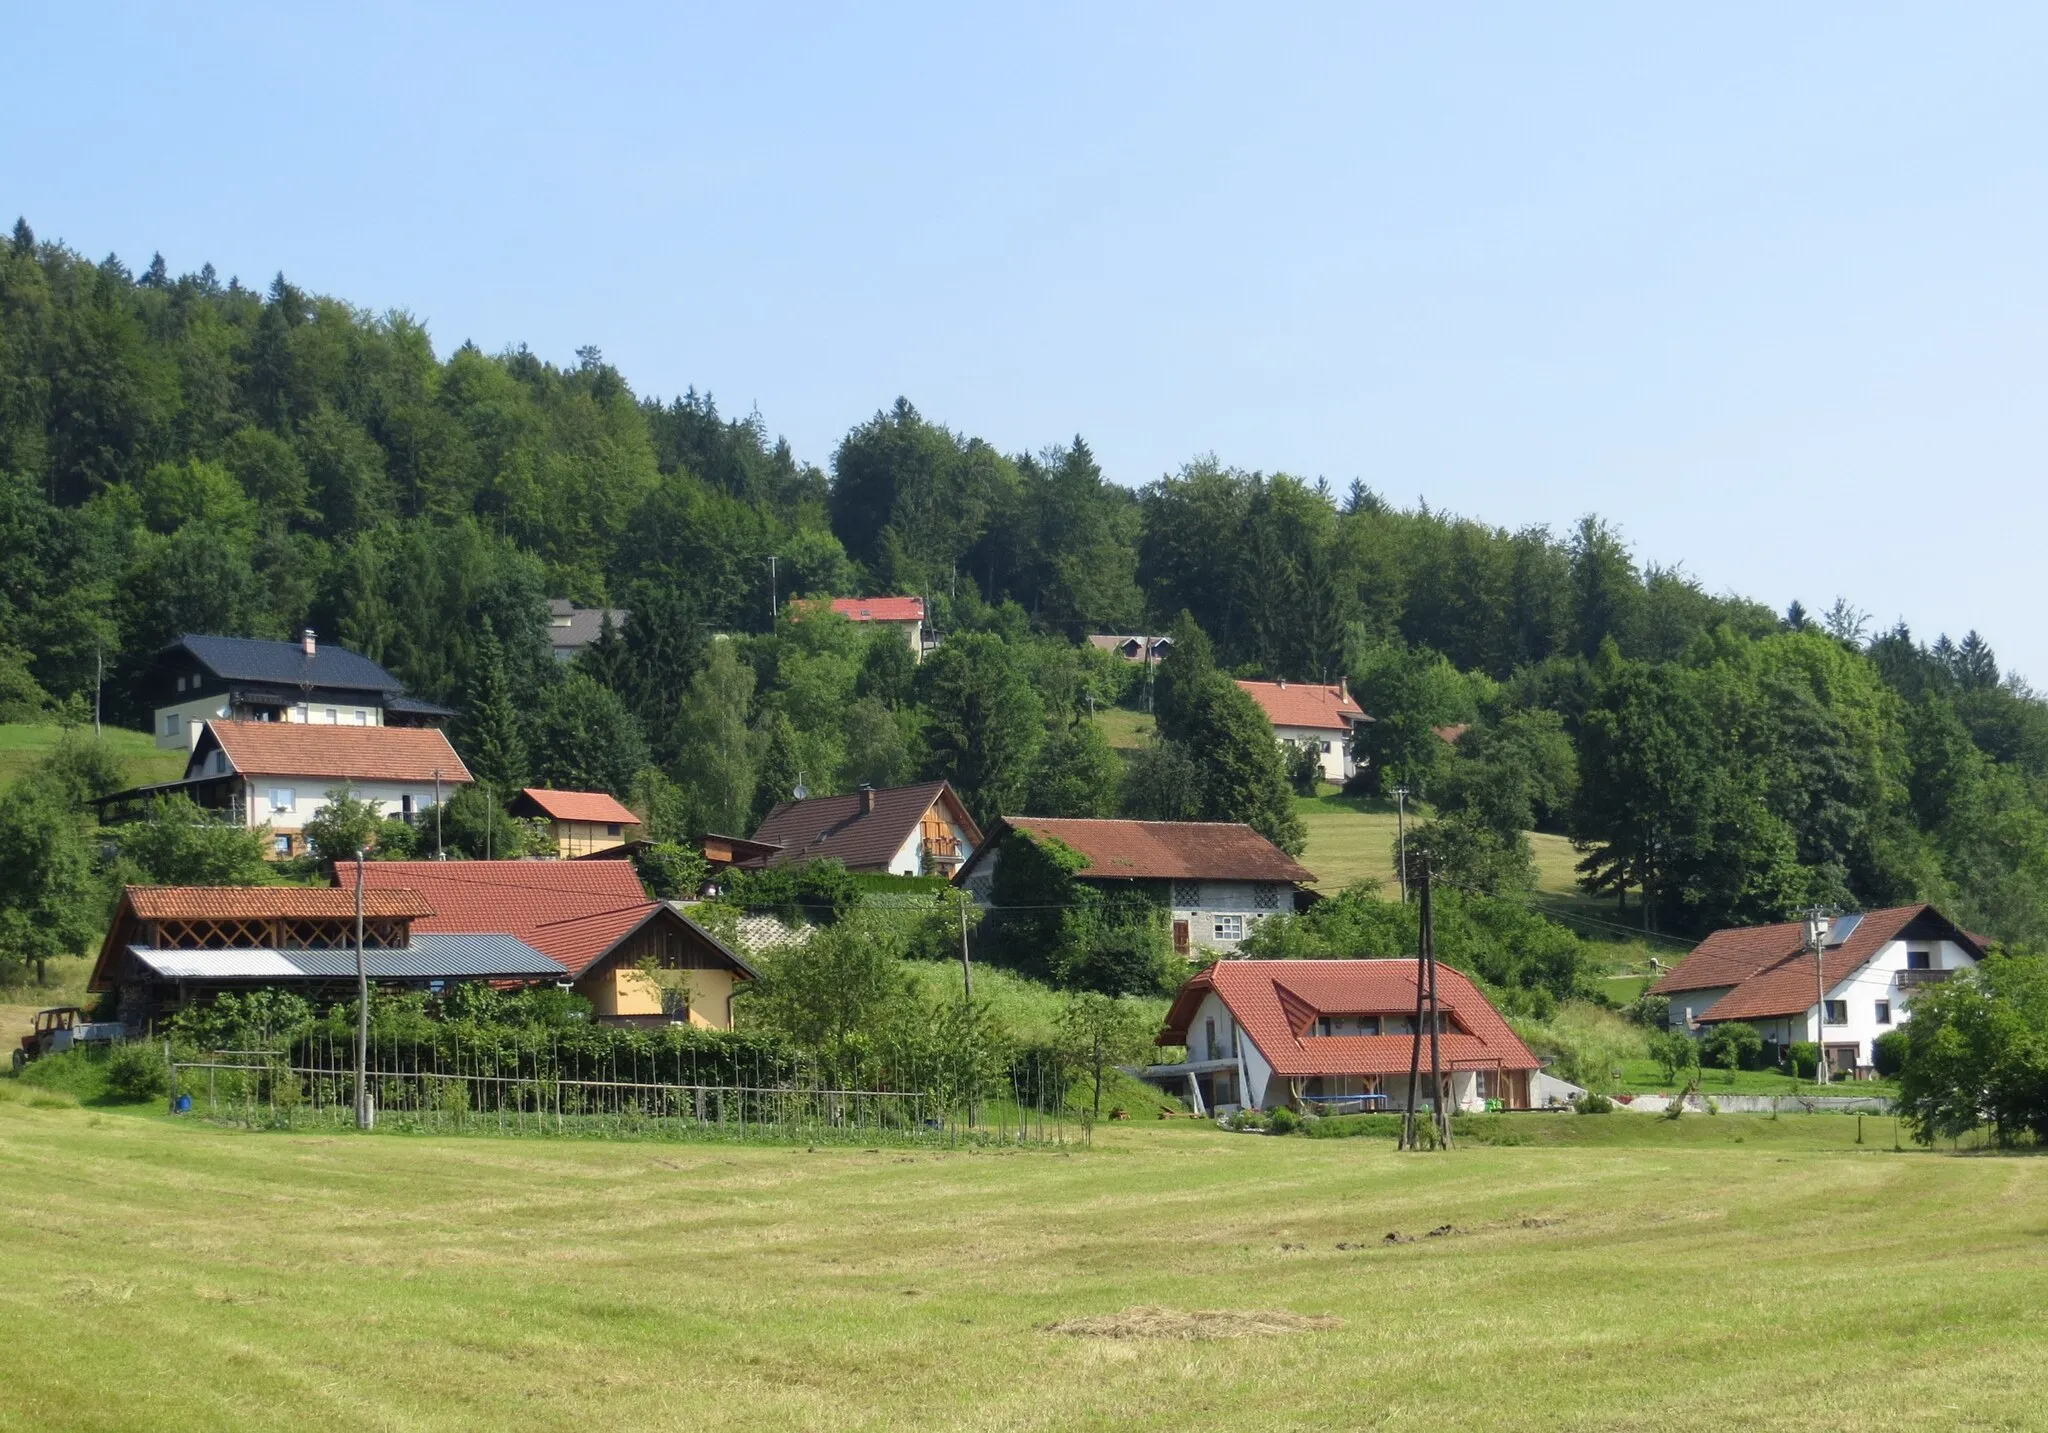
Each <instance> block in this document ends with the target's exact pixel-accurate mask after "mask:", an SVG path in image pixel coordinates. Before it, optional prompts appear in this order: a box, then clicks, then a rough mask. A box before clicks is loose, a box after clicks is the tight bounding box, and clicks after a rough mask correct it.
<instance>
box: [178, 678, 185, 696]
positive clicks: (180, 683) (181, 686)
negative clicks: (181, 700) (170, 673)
mask: <svg viewBox="0 0 2048 1433" xmlns="http://www.w3.org/2000/svg"><path fill="white" fill-rule="evenodd" d="M178 690H179V691H181V692H182V691H184V690H185V679H184V678H183V677H180V678H178Z"/></svg>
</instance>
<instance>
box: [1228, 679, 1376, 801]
mask: <svg viewBox="0 0 2048 1433" xmlns="http://www.w3.org/2000/svg"><path fill="white" fill-rule="evenodd" d="M1238 686H1240V687H1242V688H1243V689H1244V690H1245V692H1246V693H1247V694H1249V695H1250V697H1251V699H1252V700H1253V701H1255V702H1257V703H1258V704H1259V707H1260V709H1261V710H1262V711H1264V712H1265V714H1266V719H1267V720H1268V721H1270V722H1272V723H1273V735H1274V736H1276V737H1278V738H1280V740H1281V741H1282V742H1284V743H1285V744H1286V745H1288V746H1305V747H1307V748H1308V749H1309V750H1310V751H1312V752H1314V753H1316V756H1317V759H1318V760H1320V761H1321V762H1322V767H1323V779H1324V780H1325V781H1335V782H1340V783H1341V782H1345V781H1349V780H1350V779H1351V778H1352V777H1353V776H1356V775H1357V774H1358V760H1357V758H1356V757H1354V756H1353V755H1352V753H1351V737H1352V733H1353V730H1354V729H1355V728H1356V727H1357V726H1358V725H1359V724H1360V723H1363V722H1369V721H1371V720H1372V718H1371V717H1369V716H1367V715H1366V714H1365V709H1364V708H1363V707H1361V706H1359V704H1358V703H1357V702H1355V701H1353V700H1352V699H1351V692H1350V689H1349V687H1348V686H1347V685H1346V684H1345V683H1343V682H1339V683H1337V684H1336V685H1335V686H1329V685H1325V684H1320V683H1316V682H1288V681H1279V682H1242V681H1241V682H1239V683H1238Z"/></svg>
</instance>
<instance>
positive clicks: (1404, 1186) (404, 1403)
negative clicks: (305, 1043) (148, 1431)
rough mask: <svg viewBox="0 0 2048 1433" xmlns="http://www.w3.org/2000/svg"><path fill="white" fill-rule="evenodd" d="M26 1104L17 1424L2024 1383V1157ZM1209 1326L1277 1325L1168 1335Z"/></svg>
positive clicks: (1582, 1425)
mask: <svg viewBox="0 0 2048 1433" xmlns="http://www.w3.org/2000/svg"><path fill="white" fill-rule="evenodd" d="M25 1094H26V1092H23V1091H21V1090H20V1089H19V1087H12V1086H11V1082H0V1197H4V1198H5V1199H6V1200H7V1201H8V1203H9V1205H10V1207H12V1208H14V1209H16V1210H18V1211H20V1214H19V1216H18V1217H17V1219H16V1221H15V1223H14V1226H13V1231H12V1233H11V1236H10V1238H9V1239H8V1241H7V1242H6V1244H5V1247H4V1250H0V1269H4V1275H5V1276H4V1280H0V1290H4V1292H0V1302H4V1306H5V1307H6V1308H7V1309H8V1311H9V1313H10V1316H11V1317H10V1320H9V1322H10V1325H11V1326H12V1327H13V1328H15V1329H17V1330H18V1331H21V1332H22V1333H26V1332H27V1331H29V1330H33V1331H34V1336H33V1337H16V1338H12V1339H9V1340H7V1341H6V1344H5V1347H4V1348H0V1412H4V1414H5V1415H6V1417H7V1419H8V1421H9V1423H10V1424H11V1425H13V1426H18V1427H39V1426H64V1427H70V1428H132V1427H141V1426H149V1427H208V1428H222V1429H238V1428H272V1427H276V1426H278V1425H279V1424H280V1423H284V1422H289V1423H291V1424H292V1425H293V1426H295V1427H301V1428H327V1427H344V1426H346V1427H349V1428H361V1427H376V1428H384V1429H406V1430H410V1429H443V1428H450V1429H452V1428H469V1427H478V1426H490V1427H495V1428H514V1429H527V1428H554V1427H563V1426H570V1425H575V1426H583V1425H585V1424H588V1423H590V1422H592V1421H593V1420H595V1421H598V1422H601V1423H602V1424H603V1425H604V1426H606V1427H616V1428H642V1427H663V1428H677V1427H687V1428H711V1429H725V1428H790V1427H801V1428H816V1429H839V1428H860V1429H883V1428H958V1427H972V1428H983V1429H1001V1428H1027V1427H1028V1428H1047V1427H1062V1428H1065V1427H1097V1428H1107V1427H1116V1428H1160V1429H1166V1428H1179V1427H1184V1426H1186V1425H1187V1422H1188V1419H1189V1410H1190V1409H1193V1408H1196V1407H1199V1408H1200V1409H1202V1410H1203V1413H1202V1421H1204V1422H1205V1423H1215V1424H1217V1425H1219V1426H1229V1427H1232V1428H1250V1429H1269V1428H1320V1427H1328V1426H1331V1424H1332V1422H1333V1421H1334V1422H1339V1423H1343V1424H1345V1425H1347V1426H1361V1427H1378V1428H1389V1429H1434V1428H1443V1427H1450V1426H1470V1427H1474V1428H1481V1427H1483V1428H1500V1429H1551V1428H1567V1427H1568V1428H1573V1429H1624V1428H1642V1427H1658V1428H1674V1429H1685V1428H1702V1429H1709V1428H1711V1429H1719V1428H1724V1427H1728V1426H1731V1425H1739V1426H1744V1427H1753V1428H1759V1429H1779V1428H1783V1429H1799V1430H1806V1429H1812V1428H1822V1429H1895V1428H1896V1429H1906V1428H1918V1427H1925V1426H1928V1425H1929V1424H1930V1423H1940V1424H1943V1425H1946V1426H1951V1427H1953V1426H1985V1427H2021V1426H2027V1425H2030V1424H2031V1423H2032V1421H2033V1419H2034V1416H2035V1414H2036V1412H2037V1401H2036V1400H2037V1392H2038V1389H2039V1388H2040V1387H2041V1386H2042V1384H2043V1382H2044V1380H2048V1331H2044V1327H2043V1325H2042V1322H2041V1320H2040V1318H2039V1316H2038V1293H2039V1279H2038V1276H2037V1274H2036V1273H2035V1271H2034V1270H2035V1265H2036V1263H2037V1255H2038V1247H2037V1246H2038V1244H2039V1228H2040V1225H2041V1221H2042V1214H2043V1210H2044V1207H2048V1204H2044V1200H2048V1161H2041V1160H2034V1159H2001V1158H1969V1157H1964V1158H1955V1157H1950V1156H1946V1155H1940V1154H1926V1153H1911V1154H1903V1155H1902V1154H1893V1153H1890V1152H1888V1151H1886V1152H1879V1151H1878V1150H1876V1149H1875V1148H1872V1147H1864V1148H1862V1149H1859V1148H1858V1147H1857V1146H1855V1145H1854V1143H1853V1140H1854V1136H1855V1131H1856V1129H1857V1124H1856V1122H1855V1121H1854V1120H1851V1119H1844V1118H1840V1117H1832V1116H1801V1117H1788V1118H1786V1119H1784V1120H1781V1121H1776V1122H1773V1121H1769V1120H1764V1119H1748V1120H1745V1119H1743V1118H1740V1117H1735V1116H1721V1117H1719V1118H1715V1119H1709V1118H1706V1117H1696V1118H1689V1119H1687V1120H1684V1121H1680V1122H1678V1123H1676V1124H1673V1123H1670V1122H1667V1121H1663V1120H1657V1119H1654V1118H1651V1117H1644V1116H1636V1115H1614V1116H1607V1117H1604V1118H1602V1117H1583V1118H1580V1119H1577V1120H1573V1119H1572V1118H1571V1117H1568V1116H1556V1117H1542V1116H1528V1117H1520V1118H1521V1119H1522V1120H1523V1121H1524V1122H1525V1124H1526V1127H1527V1128H1528V1129H1529V1130H1531V1131H1532V1132H1533V1133H1540V1134H1543V1135H1545V1136H1551V1135H1555V1136H1559V1137H1562V1136H1566V1135H1570V1136H1573V1138H1574V1144H1566V1145H1553V1144H1551V1143H1548V1142H1547V1141H1546V1142H1545V1143H1535V1144H1531V1145H1528V1146H1525V1147H1518V1148H1480V1147H1472V1146H1465V1147H1461V1148H1460V1149H1458V1150H1456V1151H1453V1152H1451V1153H1449V1154H1443V1155H1407V1156H1402V1155H1396V1154H1395V1153H1393V1152H1392V1151H1391V1150H1390V1149H1388V1148H1386V1146H1385V1141H1383V1140H1375V1139H1339V1140H1328V1141H1308V1140H1299V1139H1295V1140H1277V1139H1269V1138H1260V1137H1255V1136H1242V1135H1226V1134H1222V1133H1219V1132H1216V1131H1214V1130H1213V1129H1211V1128H1209V1127H1207V1126H1205V1125H1198V1124H1195V1123H1194V1122H1183V1121H1175V1122H1168V1123H1164V1124H1157V1123H1155V1124H1149V1125H1144V1126H1139V1127H1131V1126H1111V1127H1105V1128H1104V1129H1102V1130H1101V1131H1099V1133H1098V1138H1097V1143H1096V1146H1095V1148H1094V1149H1092V1150H1085V1151H1078V1152H1075V1153H1072V1154H1068V1155H1058V1154H1048V1153H1012V1154H1004V1153H980V1154H966V1153H959V1154H933V1153H926V1152H910V1151H905V1150H900V1149H889V1150H883V1151H873V1152H869V1153H865V1154H863V1153H860V1152H858V1151H837V1152H824V1151H820V1152H816V1153H812V1152H809V1151H806V1150H804V1149H801V1148H794V1147H772V1148H771V1147H734V1146H730V1145H722V1146H717V1147H709V1146H692V1145H688V1144H657V1143H647V1144H602V1143H596V1142H590V1143H583V1142H575V1141H561V1142H554V1141H547V1140H526V1141H520V1140H503V1139H489V1138H469V1139H429V1138H407V1137H401V1136H376V1137H371V1138H361V1137H333V1136H328V1137H310V1136H285V1135H252V1134H241V1133H232V1132H227V1131H222V1130H216V1129H211V1128H207V1127H202V1126H191V1125H182V1126H181V1125H177V1124H174V1123H173V1122H171V1121H169V1120H167V1119H165V1118H163V1117H160V1116H155V1115H146V1116H137V1115H132V1114H125V1113H116V1112H107V1113H100V1112H93V1111H88V1110H82V1109H78V1108H75V1107H72V1108H64V1107H61V1106H62V1103H63V1102H62V1100H61V1099H60V1098H58V1097H41V1103H42V1104H44V1105H47V1106H52V1107H46V1108H39V1107H35V1106H34V1105H32V1104H31V1103H30V1102H29V1099H28V1098H24V1097H23V1096H24V1095H25ZM1580 1139H1592V1140H1597V1141H1600V1143H1596V1144H1591V1145H1587V1144H1579V1143H1576V1141H1578V1140H1580ZM1884 1143H1885V1144H1887V1145H1888V1144H1889V1139H1888V1138H1887V1139H1885V1141H1884ZM1603 1146H1604V1147H1603ZM1958 1209H1963V1210H1968V1211H1970V1212H1969V1216H1968V1217H1967V1218H1956V1217H1954V1213H1955V1211H1956V1210H1958ZM1433 1231H1434V1233H1435V1237H1431V1235H1432V1232H1433ZM1390 1235H1393V1236H1395V1238H1394V1239H1393V1240H1392V1241H1390V1240H1389V1238H1388V1236H1390ZM1852 1249H1853V1250H1854V1251H1855V1253H1854V1256H1853V1257H1845V1256H1844V1255H1843V1251H1845V1250H1852ZM1874 1271H1881V1277H1880V1276H1878V1275H1877V1273H1875V1272H1874ZM1674 1290H1682V1291H1683V1293H1682V1296H1674V1293H1673V1291H1674ZM1226 1314H1227V1315H1228V1316H1229V1317H1228V1318H1227V1319H1224V1320H1223V1322H1224V1323H1225V1324H1227V1325H1235V1326H1242V1325H1244V1324H1246V1323H1247V1321H1248V1322H1249V1323H1250V1324H1251V1325H1253V1326H1254V1328H1253V1331H1254V1332H1263V1331H1264V1330H1265V1329H1266V1327H1267V1326H1268V1325H1272V1326H1274V1328H1275V1329H1276V1330H1277V1331H1276V1332H1274V1333H1273V1334H1272V1335H1271V1336H1255V1337H1222V1338H1207V1337H1204V1338H1193V1339H1190V1338H1188V1337H1185V1336H1184V1335H1185V1334H1186V1332H1187V1330H1188V1329H1189V1328H1190V1327H1191V1326H1193V1327H1196V1328H1201V1327H1205V1326H1207V1325H1208V1324H1210V1323H1214V1322H1216V1321H1217V1319H1218V1316H1219V1315H1226ZM1082 1320H1107V1322H1105V1323H1101V1324H1088V1323H1077V1322H1076V1321H1082ZM1338 1320H1341V1321H1342V1322H1341V1324H1337V1323H1335V1322H1334V1321H1338ZM1055 1325H1058V1326H1061V1328H1062V1331H1061V1332H1057V1333H1055V1332H1050V1331H1049V1329H1050V1328H1051V1327H1052V1326H1055ZM1148 1330H1151V1331H1155V1332H1158V1331H1163V1332H1164V1333H1166V1334H1169V1335H1171V1336H1169V1337H1163V1338H1149V1337H1145V1336H1143V1335H1144V1334H1145V1333H1146V1332H1147V1331H1148ZM1419 1330H1426V1331H1427V1332H1428V1334H1429V1336H1428V1337H1427V1338H1422V1337H1412V1336H1409V1334H1410V1333H1412V1332H1413V1331H1419ZM1239 1331H1242V1330H1241V1327H1240V1329H1239ZM1134 1333H1135V1334H1137V1335H1138V1336H1131V1335H1132V1334H1134ZM600 1410H601V1412H600ZM1340 1410H1341V1412H1340Z"/></svg>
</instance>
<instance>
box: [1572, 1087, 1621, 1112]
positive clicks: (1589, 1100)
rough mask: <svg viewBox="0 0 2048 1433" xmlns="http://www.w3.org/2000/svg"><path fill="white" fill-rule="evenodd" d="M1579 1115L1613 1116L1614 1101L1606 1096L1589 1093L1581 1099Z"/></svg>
mask: <svg viewBox="0 0 2048 1433" xmlns="http://www.w3.org/2000/svg"><path fill="white" fill-rule="evenodd" d="M1579 1113H1580V1114H1582V1115H1611V1114H1613V1113H1614V1101H1613V1100H1610V1099H1608V1098H1607V1096H1605V1095H1600V1094H1594V1093H1592V1092H1590V1091H1589V1092H1587V1093H1586V1094H1584V1095H1582V1096H1580V1098H1579Z"/></svg>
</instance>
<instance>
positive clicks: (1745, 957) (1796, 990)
mask: <svg viewBox="0 0 2048 1433" xmlns="http://www.w3.org/2000/svg"><path fill="white" fill-rule="evenodd" d="M1824 929H1825V933H1824V935H1823V936H1822V941H1821V944H1822V950H1821V956H1820V960H1819V962H1818V969H1816V961H1815V958H1814V953H1813V948H1812V945H1811V944H1810V943H1809V941H1808V936H1807V929H1806V925H1805V923H1804V922H1800V921H1787V922H1783V923H1781V924H1777V925H1760V926H1738V927H1735V928H1733V929H1729V930H1717V931H1715V932H1714V933H1713V934H1712V935H1710V936H1708V937H1707V938H1706V939H1705V940H1703V941H1701V942H1700V943H1699V944H1698V945H1697V946H1695V947H1694V948H1693V950H1692V953H1691V954H1690V955H1688V956H1686V958H1685V959H1684V960H1681V961H1680V962H1679V963H1678V964H1677V965H1676V966H1674V967H1673V968H1672V969H1671V970H1670V971H1669V972H1668V973H1666V974H1665V975H1664V976H1663V978H1662V979H1660V980H1658V981H1657V983H1656V984H1655V985H1652V986H1651V987H1650V989H1649V992H1648V993H1649V994H1652V995H1662V996H1666V997H1668V998H1669V999H1670V1001H1671V1017H1670V1018H1671V1024H1672V1026H1673V1027H1674V1028H1677V1029H1683V1030H1691V1031H1693V1032H1694V1033H1700V1032H1701V1031H1703V1030H1704V1029H1707V1028H1711V1027H1712V1026H1714V1025H1719V1024H1725V1023H1727V1022H1729V1021H1736V1020H1740V1021H1743V1022H1746V1023H1747V1024H1750V1025H1754V1026H1755V1027H1756V1028H1757V1030H1758V1031H1759V1032H1760V1033H1761V1034H1762V1035H1763V1037H1764V1043H1765V1046H1766V1048H1767V1049H1770V1050H1774V1051H1776V1050H1782V1049H1784V1048H1785V1047H1786V1046H1787V1045H1791V1044H1794V1043H1798V1042H1801V1041H1814V1042H1818V1043H1819V1044H1820V1045H1822V1046H1823V1048H1825V1050H1826V1051H1827V1059H1828V1067H1829V1069H1830V1070H1831V1071H1833V1072H1835V1073H1838V1074H1845V1075H1846V1074H1852V1073H1855V1072H1858V1071H1863V1070H1867V1069H1869V1068H1870V1066H1871V1063H1872V1055H1871V1045H1872V1044H1873V1042H1875V1041H1876V1039H1877V1038H1878V1037H1879V1036H1880V1035H1883V1034H1885V1033H1887V1032H1888V1031H1891V1030H1895V1029H1897V1028H1898V1027H1899V1026H1900V1025H1902V1024H1904V1023H1905V1021H1906V1020H1907V1019H1908V1018H1909V1017H1910V1016H1911V1014H1912V1003H1913V995H1914V992H1915V991H1918V990H1920V989H1923V988H1924V987H1926V986H1929V985H1934V984H1938V983H1939V982H1941V981H1944V980H1946V979H1948V978H1949V977H1950V976H1951V975H1953V974H1954V973H1955V972H1956V971H1958V970H1967V969H1969V968H1970V967H1972V966H1974V965H1975V964H1976V963H1977V962H1978V961H1979V960H1981V959H1983V958H1984V943H1983V941H1982V940H1980V939H1979V938H1978V937H1976V936H1974V935H1971V934H1970V933H1969V932H1968V931H1966V930H1964V929H1963V928H1962V927H1960V926H1958V925H1956V924H1955V923H1954V922H1953V921H1951V920H1949V919H1948V917H1946V916H1944V915H1943V914H1942V913H1941V912H1940V911H1938V910H1936V909H1935V908H1934V907H1933V906H1928V905H1919V906H1893V907H1891V908H1889V909H1886V910H1881V911H1871V912H1869V913H1868V914H1865V915H1847V916H1836V917H1834V918H1833V919H1832V920H1830V921H1827V922H1826V923H1825V927H1824ZM1816 982H1817V983H1818V989H1816ZM1816 997H1818V998H1816Z"/></svg>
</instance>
